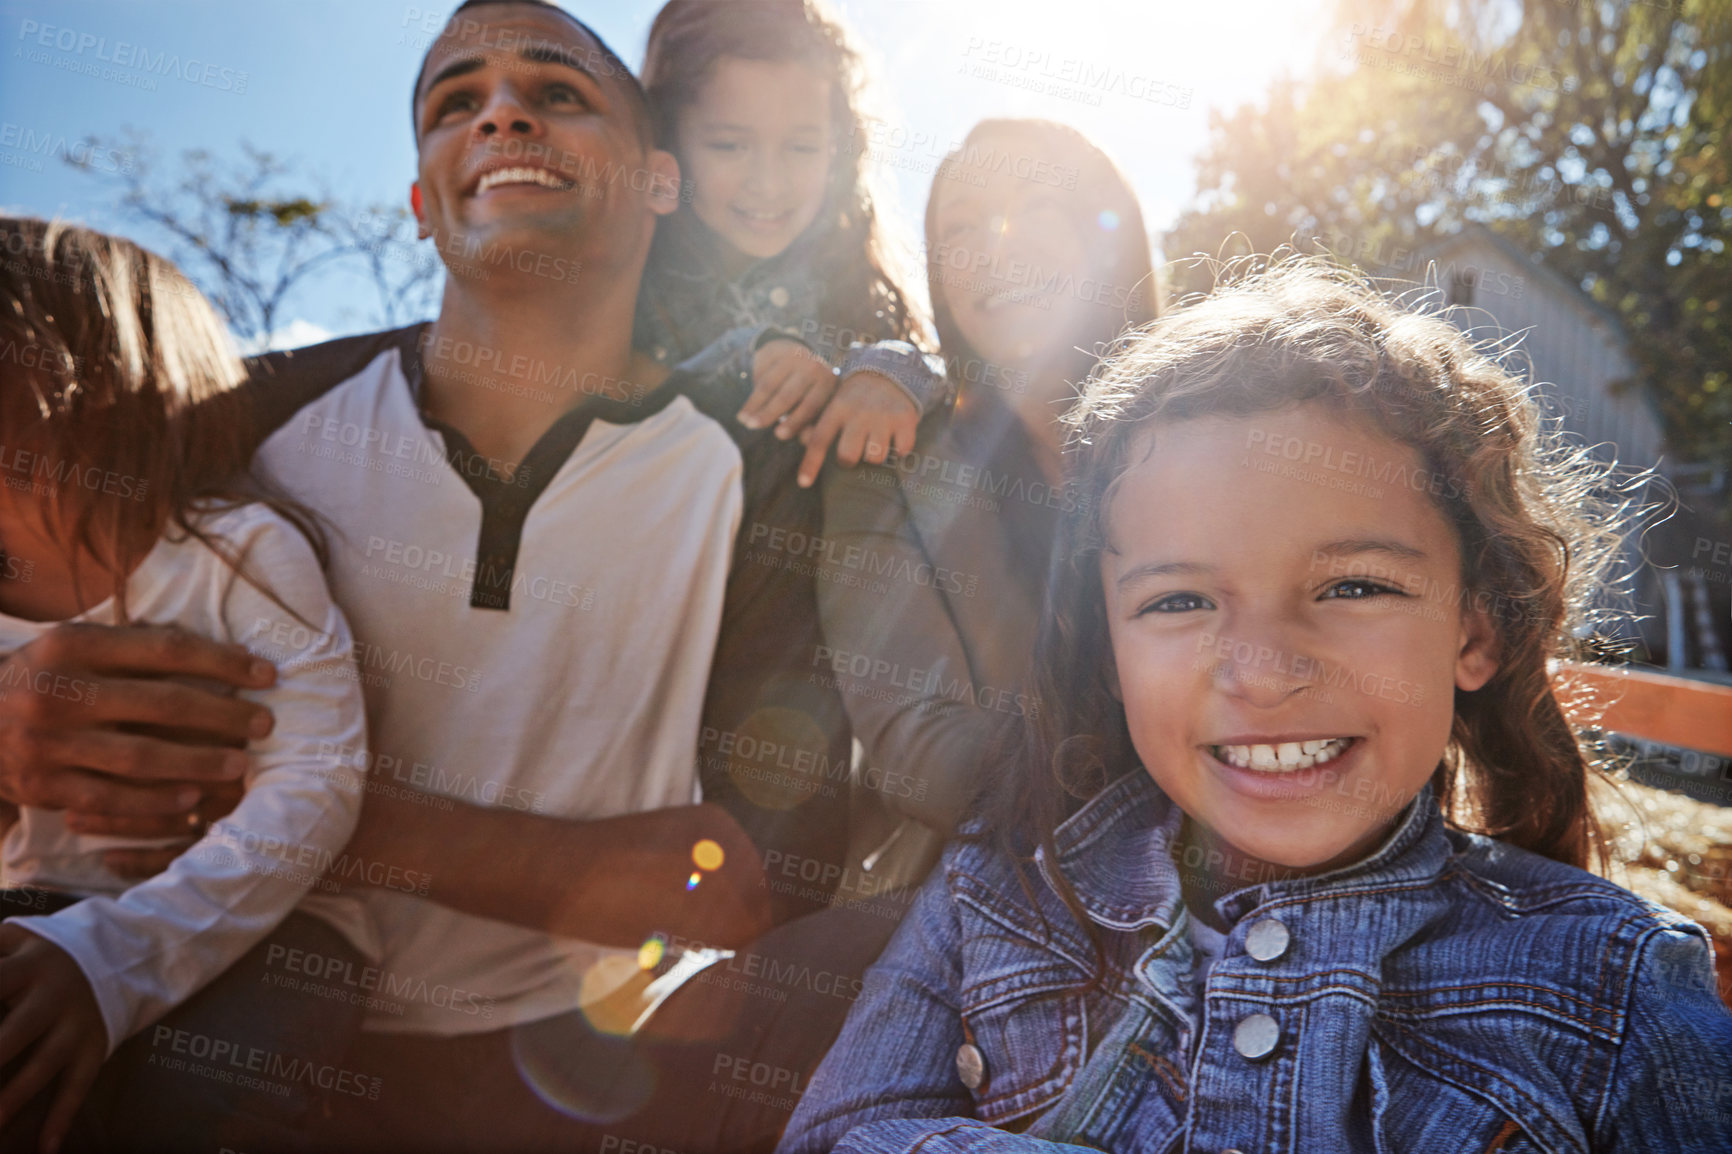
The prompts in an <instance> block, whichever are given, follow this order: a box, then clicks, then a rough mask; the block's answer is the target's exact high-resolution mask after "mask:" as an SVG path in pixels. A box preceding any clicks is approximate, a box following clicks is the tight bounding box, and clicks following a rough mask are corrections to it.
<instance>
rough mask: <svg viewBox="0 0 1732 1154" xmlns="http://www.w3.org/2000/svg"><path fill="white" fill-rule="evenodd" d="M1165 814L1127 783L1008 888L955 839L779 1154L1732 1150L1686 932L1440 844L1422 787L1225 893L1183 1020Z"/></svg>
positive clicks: (1684, 926)
mask: <svg viewBox="0 0 1732 1154" xmlns="http://www.w3.org/2000/svg"><path fill="white" fill-rule="evenodd" d="M1328 800H1329V801H1330V802H1332V803H1333V802H1335V801H1336V800H1337V799H1334V798H1329V799H1328ZM1343 804H1367V803H1365V802H1363V801H1357V800H1354V799H1347V800H1344V801H1343ZM1182 816H1183V815H1182V814H1181V812H1180V811H1179V809H1178V807H1177V806H1175V805H1173V804H1172V803H1171V802H1170V801H1168V800H1167V798H1166V797H1165V796H1164V795H1163V794H1162V793H1161V792H1160V791H1159V789H1158V788H1157V787H1156V786H1155V785H1154V784H1153V782H1152V781H1151V780H1150V779H1149V777H1148V775H1147V774H1145V773H1142V772H1136V773H1132V774H1129V775H1127V776H1125V777H1122V778H1119V779H1118V780H1117V781H1115V782H1114V783H1113V784H1112V785H1110V786H1109V787H1108V788H1107V789H1106V790H1105V791H1104V792H1103V793H1101V794H1100V795H1099V796H1097V797H1096V798H1094V799H1093V800H1092V801H1090V802H1089V803H1088V804H1087V805H1086V806H1084V807H1083V808H1082V809H1081V810H1080V811H1079V812H1078V813H1076V814H1075V815H1074V816H1073V817H1072V818H1071V819H1070V820H1069V821H1067V822H1065V824H1064V825H1063V826H1061V827H1060V828H1059V830H1058V835H1057V840H1056V846H1057V849H1058V854H1057V857H1056V860H1054V859H1052V858H1048V857H1047V856H1046V855H1045V854H1044V853H1041V854H1037V856H1036V864H1037V867H1038V874H1037V875H1035V876H1031V877H1030V878H1029V881H1030V885H1029V886H1028V887H1027V888H1026V889H1025V887H1024V886H1023V885H1022V884H1021V883H1020V882H1019V880H1018V874H1017V870H1016V868H1015V866H1014V865H1013V863H1012V862H1011V861H1010V860H1009V859H1007V858H1006V857H1005V856H1004V855H1003V854H1002V853H1001V852H999V851H997V850H995V849H994V848H992V847H991V846H990V845H988V844H984V843H982V842H979V841H969V840H966V839H965V840H961V841H958V842H956V843H953V844H952V845H951V846H950V848H949V849H948V850H947V851H946V853H945V857H944V860H943V863H942V864H941V865H940V866H939V868H938V869H936V870H935V871H934V872H933V876H932V877H931V879H930V880H929V881H928V883H927V885H926V887H925V889H924V890H922V891H921V894H920V896H919V898H918V900H917V901H916V903H915V905H914V906H913V908H912V910H911V911H910V913H909V915H908V917H907V919H906V920H905V921H904V923H903V925H902V926H901V928H900V929H899V930H898V932H897V935H896V937H895V938H894V939H893V940H892V942H891V944H890V946H889V948H888V949H887V950H886V952H885V954H884V956H883V957H882V958H881V959H880V960H879V962H878V964H877V965H876V966H874V967H873V968H872V969H871V970H870V971H869V972H868V974H867V976H866V979H865V984H864V989H863V992H862V994H861V997H860V1000H859V1002H858V1003H857V1004H856V1005H855V1007H854V1010H853V1012H852V1013H851V1014H850V1016H849V1018H848V1023H847V1025H846V1027H844V1029H843V1031H842V1035H841V1037H840V1039H839V1040H838V1041H837V1043H836V1045H835V1047H834V1048H833V1049H832V1050H831V1051H830V1054H829V1056H828V1057H827V1058H826V1059H825V1060H824V1062H823V1064H822V1066H820V1068H819V1069H818V1071H817V1073H816V1074H815V1075H814V1076H813V1078H812V1081H811V1084H810V1086H809V1087H808V1089H807V1091H806V1093H805V1095H804V1097H803V1099H802V1100H801V1102H800V1106H799V1108H798V1110H797V1111H796V1113H795V1115H794V1117H793V1120H792V1121H791V1123H790V1125H789V1128H788V1131H787V1134H786V1136H785V1137H784V1139H783V1142H782V1145H781V1147H780V1149H781V1150H782V1151H786V1152H796V1151H820V1150H831V1149H832V1148H834V1149H836V1150H840V1151H890V1150H905V1151H914V1150H919V1151H921V1152H922V1154H939V1152H942V1151H961V1150H968V1151H1028V1152H1031V1154H1032V1152H1034V1151H1038V1150H1048V1149H1055V1148H1063V1146H1064V1144H1071V1148H1082V1147H1086V1148H1093V1149H1100V1150H1120V1151H1147V1152H1150V1154H1162V1152H1168V1151H1210V1152H1223V1154H1232V1152H1235V1151H1242V1152H1245V1154H1277V1152H1279V1154H1335V1152H1342V1151H1347V1152H1353V1154H1360V1152H1363V1154H1391V1152H1395V1151H1403V1152H1415V1154H1419V1152H1430V1151H1437V1152H1439V1154H1441V1152H1444V1151H1448V1152H1449V1154H1463V1152H1468V1154H1479V1152H1482V1151H1484V1152H1490V1151H1502V1152H1503V1154H1518V1152H1520V1154H1525V1152H1529V1151H1551V1152H1555V1154H1563V1152H1571V1154H1579V1152H1584V1151H1601V1150H1605V1151H1610V1150H1617V1151H1655V1152H1660V1151H1665V1152H1667V1154H1689V1152H1694V1151H1703V1152H1706V1151H1717V1152H1721V1154H1724V1152H1726V1151H1732V1014H1728V1012H1727V1010H1726V1008H1725V1006H1724V1005H1722V1004H1721V1002H1720V1000H1719V999H1718V997H1717V996H1716V994H1715V989H1714V979H1713V970H1712V961H1711V955H1710V952H1709V947H1708V941H1707V936H1706V934H1705V933H1704V932H1703V931H1702V929H1701V928H1700V927H1698V926H1697V925H1696V924H1695V923H1693V922H1690V921H1688V920H1687V919H1685V918H1682V917H1680V916H1678V915H1676V914H1673V913H1671V912H1669V911H1667V910H1665V909H1662V908H1660V907H1658V906H1655V905H1653V904H1651V903H1648V902H1646V901H1644V900H1642V899H1640V898H1638V897H1636V896H1635V895H1633V894H1631V893H1629V892H1627V891H1625V890H1623V889H1620V888H1619V887H1617V886H1615V885H1613V884H1611V883H1610V882H1607V881H1604V880H1601V879H1599V878H1596V877H1594V876H1593V875H1591V874H1588V873H1586V872H1584V871H1582V870H1578V869H1574V868H1571V867H1569V866H1565V865H1560V864H1558V863H1556V862H1553V861H1550V860H1548V859H1545V858H1542V857H1539V856H1537V855H1535V854H1532V853H1528V852H1525V851H1523V850H1519V849H1515V848H1513V847H1511V846H1507V845H1504V844H1503V843H1501V842H1498V841H1495V840H1491V839H1489V838H1484V837H1478V836H1474V835H1469V834H1464V833H1461V832H1459V831H1456V830H1452V829H1449V828H1447V827H1446V826H1445V824H1444V822H1443V820H1442V817H1441V815H1440V814H1439V812H1438V807H1437V804H1436V802H1435V800H1434V799H1433V796H1432V793H1431V791H1430V789H1429V787H1428V788H1427V789H1426V790H1425V791H1424V792H1422V793H1421V794H1420V796H1419V797H1418V799H1417V800H1416V801H1415V802H1413V803H1412V804H1411V805H1410V806H1409V807H1408V808H1407V809H1406V810H1405V811H1404V814H1403V816H1402V817H1401V819H1400V820H1399V821H1398V823H1397V826H1396V829H1395V832H1394V833H1392V834H1391V835H1390V837H1389V838H1388V839H1387V840H1386V841H1385V842H1384V843H1383V845H1382V847H1381V848H1380V849H1379V850H1377V851H1376V852H1375V853H1373V854H1372V855H1371V856H1370V857H1368V858H1366V859H1364V860H1363V861H1361V862H1359V863H1357V864H1355V865H1352V866H1349V867H1346V868H1343V869H1340V870H1336V871H1334V872H1331V873H1327V874H1323V875H1319V876H1316V877H1311V878H1303V879H1288V880H1282V881H1278V882H1264V883H1262V884H1256V885H1251V886H1248V887H1244V888H1239V889H1236V890H1234V891H1233V892H1230V893H1227V894H1226V895H1225V896H1223V897H1221V898H1219V899H1218V900H1217V901H1216V902H1215V909H1216V911H1217V912H1218V913H1219V914H1220V915H1222V917H1223V918H1225V920H1226V921H1227V923H1228V924H1229V925H1231V926H1232V930H1231V933H1230V934H1229V935H1228V938H1227V942H1226V945H1225V947H1224V948H1223V952H1222V955H1221V957H1220V959H1219V961H1218V962H1217V963H1216V964H1215V966H1214V968H1213V970H1212V971H1211V972H1210V974H1209V977H1208V984H1207V987H1206V990H1205V992H1204V993H1203V994H1202V995H1201V997H1200V1004H1199V995H1198V993H1196V992H1195V990H1196V988H1195V987H1194V986H1193V984H1192V968H1193V967H1192V945H1191V941H1192V938H1191V933H1190V927H1189V924H1188V916H1189V915H1188V914H1187V913H1186V910H1185V907H1184V904H1183V902H1182V901H1181V899H1180V876H1179V870H1180V869H1182V868H1186V866H1185V862H1184V860H1183V858H1181V859H1179V860H1178V861H1177V862H1175V860H1174V858H1173V856H1172V855H1171V854H1170V852H1169V847H1170V846H1171V845H1173V843H1174V838H1175V836H1176V835H1177V833H1178V830H1179V822H1180V819H1181V818H1182ZM1193 864H1196V865H1202V866H1204V867H1205V868H1206V867H1207V864H1208V863H1193ZM1055 870H1061V871H1063V873H1064V875H1065V876H1066V877H1067V878H1068V879H1069V880H1070V882H1071V884H1072V885H1073V887H1074V888H1075V891H1076V893H1077V896H1078V897H1079V899H1080V901H1081V904H1082V907H1083V909H1084V910H1085V911H1086V912H1087V914H1088V918H1089V921H1090V922H1091V923H1092V927H1091V928H1092V929H1093V930H1094V932H1095V933H1096V935H1097V936H1098V937H1099V939H1100V942H1101V945H1102V947H1103V951H1104V961H1105V967H1104V970H1103V971H1101V972H1102V975H1103V976H1102V980H1101V982H1100V983H1099V984H1098V986H1097V987H1094V988H1091V986H1090V983H1089V977H1090V975H1091V974H1094V973H1096V972H1097V964H1096V955H1095V952H1094V950H1093V948H1092V947H1091V945H1090V943H1089V939H1088V937H1087V936H1086V935H1085V933H1084V932H1083V930H1082V929H1081V928H1080V927H1079V926H1078V924H1077V922H1076V920H1075V919H1074V918H1073V917H1072V915H1071V914H1070V913H1069V912H1068V910H1067V909H1066V907H1065V906H1064V904H1063V903H1062V901H1061V900H1060V899H1059V897H1058V894H1057V892H1056V891H1055V890H1054V889H1053V887H1052V884H1051V879H1052V877H1053V876H1054V871H1055ZM1030 873H1031V875H1032V874H1034V871H1030Z"/></svg>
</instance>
